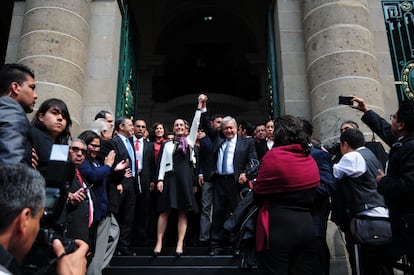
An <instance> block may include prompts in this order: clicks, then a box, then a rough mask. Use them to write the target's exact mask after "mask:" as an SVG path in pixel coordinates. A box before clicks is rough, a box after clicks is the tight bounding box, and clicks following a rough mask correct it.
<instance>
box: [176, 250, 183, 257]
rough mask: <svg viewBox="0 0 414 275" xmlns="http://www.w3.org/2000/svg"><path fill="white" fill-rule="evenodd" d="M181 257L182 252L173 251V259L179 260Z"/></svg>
mask: <svg viewBox="0 0 414 275" xmlns="http://www.w3.org/2000/svg"><path fill="white" fill-rule="evenodd" d="M182 255H183V252H178V251H175V257H177V258H181V256H182Z"/></svg>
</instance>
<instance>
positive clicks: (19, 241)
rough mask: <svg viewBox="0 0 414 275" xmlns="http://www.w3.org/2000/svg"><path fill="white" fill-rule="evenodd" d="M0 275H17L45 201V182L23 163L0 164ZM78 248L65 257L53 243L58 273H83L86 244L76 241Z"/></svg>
mask: <svg viewBox="0 0 414 275" xmlns="http://www.w3.org/2000/svg"><path fill="white" fill-rule="evenodd" d="M0 190H2V192H0V209H1V211H0V273H1V274H20V263H21V262H22V260H23V258H24V257H25V255H26V254H27V252H28V251H29V250H30V248H31V247H32V244H33V242H34V240H35V238H36V236H37V233H38V231H39V222H40V219H41V217H42V215H43V210H44V206H45V201H46V194H45V181H44V179H43V178H42V176H41V175H40V174H39V173H38V172H37V171H35V170H33V169H31V168H28V167H27V166H26V165H23V164H6V163H0ZM75 243H76V245H77V246H78V249H76V251H75V252H74V253H71V254H68V255H66V254H65V251H64V248H63V246H62V243H61V242H60V241H59V240H54V241H53V248H54V252H55V254H56V255H59V257H58V259H57V273H58V274H85V272H86V253H87V251H88V248H89V247H88V245H87V244H86V243H85V242H83V241H81V240H76V241H75Z"/></svg>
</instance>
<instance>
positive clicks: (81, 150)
mask: <svg viewBox="0 0 414 275" xmlns="http://www.w3.org/2000/svg"><path fill="white" fill-rule="evenodd" d="M70 150H72V151H73V152H75V153H79V151H80V152H81V153H82V155H84V156H86V153H87V152H88V151H86V149H82V148H79V147H76V146H71V147H70Z"/></svg>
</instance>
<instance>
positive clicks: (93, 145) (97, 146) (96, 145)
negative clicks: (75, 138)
mask: <svg viewBox="0 0 414 275" xmlns="http://www.w3.org/2000/svg"><path fill="white" fill-rule="evenodd" d="M89 145H90V146H92V147H93V148H100V147H101V145H98V144H93V143H89Z"/></svg>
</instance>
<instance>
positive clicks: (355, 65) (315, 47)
mask: <svg viewBox="0 0 414 275" xmlns="http://www.w3.org/2000/svg"><path fill="white" fill-rule="evenodd" d="M367 1H368V0H318V1H311V0H305V1H304V12H303V22H304V23H303V24H304V37H305V52H306V59H307V71H308V76H309V89H310V98H311V104H312V105H311V108H312V122H313V125H314V129H315V137H320V138H321V139H322V141H323V142H324V143H330V142H332V141H335V140H337V138H338V136H339V126H340V124H341V123H342V122H343V121H345V120H355V121H357V122H360V117H361V115H362V113H361V112H359V111H356V110H354V109H351V108H350V107H349V106H344V105H338V96H339V95H351V94H354V95H357V96H359V97H362V98H364V99H365V101H366V103H367V104H369V105H370V108H371V109H373V110H374V111H376V112H378V113H380V114H381V115H383V114H384V111H383V108H384V103H383V98H382V92H381V90H382V87H381V83H380V82H379V73H378V69H379V68H378V62H377V59H376V57H375V55H374V50H373V43H374V42H373V34H372V32H371V30H370V11H369V10H368V5H367ZM359 124H360V126H362V128H363V130H364V131H365V130H367V128H366V127H365V126H364V125H363V123H359ZM368 133H369V131H367V132H366V134H368Z"/></svg>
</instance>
